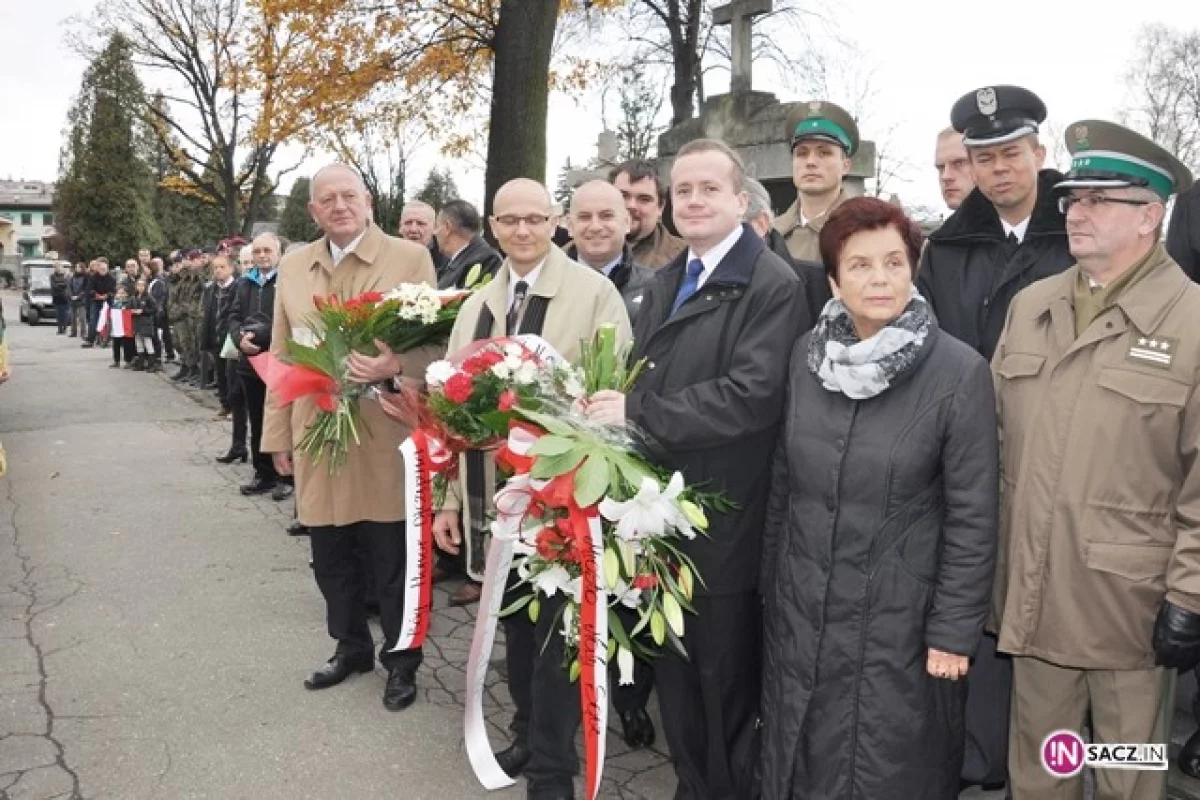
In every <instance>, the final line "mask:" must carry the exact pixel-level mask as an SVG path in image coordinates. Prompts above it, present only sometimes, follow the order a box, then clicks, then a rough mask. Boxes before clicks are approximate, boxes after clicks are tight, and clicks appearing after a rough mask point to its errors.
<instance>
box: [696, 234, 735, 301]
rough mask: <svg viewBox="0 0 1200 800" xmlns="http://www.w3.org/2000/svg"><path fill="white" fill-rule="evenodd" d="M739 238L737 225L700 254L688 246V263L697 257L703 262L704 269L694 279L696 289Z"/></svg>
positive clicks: (702, 284) (702, 283)
mask: <svg viewBox="0 0 1200 800" xmlns="http://www.w3.org/2000/svg"><path fill="white" fill-rule="evenodd" d="M740 238H742V226H741V225H738V226H737V227H736V228H734V229H733V233H731V234H729V235H728V236H726V237H725V238H724V239H722V240H721V242H720V244H718V245H717V246H716V247H714V248H713V249H711V250H709V251H708V252H707V253H705V254H704V255H702V256H697V255H696V251H695V250H693V249H692V248H690V247H689V248H688V263H689V264H690V263H691V262H692V261H693V260H694V259H696V258H697V257H698V258H699V259H700V261H702V262H703V263H704V271H703V272H701V273H700V278H699V280H697V281H696V290H697V291H699V290H700V289H701V288H703V286H704V284H705V283H707V282H708V277H709V276H710V275H712V273H713V270H714V269H716V268H717V264H720V263H721V260H722V259H724V258H725V256H727V255H729V251H730V250H732V249H733V246H734V245H735V244H737V242H738V239H740Z"/></svg>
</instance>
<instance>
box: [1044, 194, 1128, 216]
mask: <svg viewBox="0 0 1200 800" xmlns="http://www.w3.org/2000/svg"><path fill="white" fill-rule="evenodd" d="M1104 203H1118V204H1120V205H1123V206H1148V205H1150V201H1149V200H1131V199H1129V198H1126V197H1108V196H1106V195H1102V194H1085V195H1083V196H1082V197H1075V196H1073V195H1069V194H1065V195H1063V196H1062V197H1060V198H1058V210H1059V211H1061V212H1062V213H1064V214H1065V213H1067V212H1068V211H1070V210H1071V206H1073V205H1075V204H1079V205H1081V206H1083V210H1084V211H1094V210H1096V208H1097V207H1099V206H1100V205H1103V204H1104Z"/></svg>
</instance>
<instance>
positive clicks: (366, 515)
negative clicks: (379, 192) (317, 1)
mask: <svg viewBox="0 0 1200 800" xmlns="http://www.w3.org/2000/svg"><path fill="white" fill-rule="evenodd" d="M311 192H312V194H311V201H310V202H309V204H308V209H309V213H311V214H312V217H313V220H314V221H315V222H316V223H317V225H319V226H320V228H321V230H322V231H324V233H325V235H324V236H323V237H322V238H320V239H318V240H317V241H315V242H311V243H310V244H308V245H305V246H304V247H302V248H300V249H298V250H296V251H294V252H291V253H289V254H287V255H286V256H284V257H283V260H282V261H281V262H280V264H279V270H278V280H277V287H276V293H275V315H274V323H273V328H272V335H271V352H272V353H273V354H274V355H275V356H277V357H285V356H286V355H287V343H288V341H289V340H290V339H294V340H296V341H297V342H301V343H305V344H310V345H315V346H317V347H319V346H320V344H319V342H317V341H314V340H316V339H318V338H319V331H318V332H316V333H315V334H314V331H313V330H312V329H311V328H310V327H309V324H310V323H311V322H312V321H313V320H314V319H315V318H316V315H317V307H318V304H321V305H323V304H325V303H326V302H327V301H328V300H329V299H330V298H332V297H335V296H336V297H338V298H343V299H346V298H354V297H358V296H359V295H362V294H363V293H365V292H369V291H378V292H387V291H389V290H391V289H393V288H395V287H397V286H399V285H400V284H401V283H426V284H429V285H431V286H432V285H434V284H435V281H436V278H435V273H434V269H433V262H432V260H431V259H430V256H429V251H428V250H427V249H425V248H423V247H421V246H420V245H418V244H414V243H412V242H408V241H404V240H402V239H397V238H394V237H391V236H388V235H387V234H385V233H384V232H383V231H382V230H380V229H379V227H378V226H376V225H375V224H374V223H373V222H372V221H371V198H370V196H369V195H368V193H367V189H366V186H365V185H364V184H363V181H362V178H361V176H360V175H359V174H358V173H357V172H355V171H354V170H353V169H351V168H350V167H348V166H346V165H344V164H333V165H331V166H328V167H325V168H324V169H322V170H320V171H319V172H318V173H317V174H316V175H315V176H314V177H313V180H312V184H311ZM376 349H377V350H378V354H376V355H371V354H366V353H360V352H352V353H351V354H350V355H349V357H348V359H347V361H346V371H347V375H348V376H349V379H350V380H351V381H353V382H356V383H359V384H363V385H364V386H372V385H374V386H378V387H379V388H380V389H381V390H382V391H393V390H395V389H396V388H397V385H398V381H401V380H403V381H411V382H414V383H415V385H417V386H419V385H420V383H421V382H422V381H423V376H424V374H425V369H426V367H427V366H428V364H429V363H430V362H431V361H432V360H433V359H434V357H436V356H437V355H438V354H439V352H438V350H437V349H435V348H431V347H423V348H417V349H414V350H411V351H409V352H406V353H403V354H400V353H395V352H392V350H391V349H389V348H388V347H387V346H386V344H384V343H382V342H376ZM360 405H361V420H362V427H361V429H360V430H359V441H357V442H355V443H354V444H353V445H351V446H350V447H349V450H348V454H347V455H346V458H345V461H344V463H343V464H342V465H341V466H340V468H339V469H337V470H330V469H327V468H326V465H324V464H317V463H314V461H313V460H312V459H311V458H310V457H309V456H307V455H303V454H301V453H299V452H294V451H295V450H296V444H297V443H299V442H300V441H301V440H302V439H303V437H304V435H305V432H306V431H307V430H308V428H309V426H310V425H312V423H313V422H314V420H315V419H316V418H317V415H318V404H317V398H315V397H313V396H307V397H302V398H300V399H298V400H296V401H295V402H293V403H291V404H290V405H284V404H282V403H279V402H277V401H276V399H275V397H274V396H273V394H268V396H267V403H266V411H265V419H264V432H263V440H262V450H263V451H264V452H269V453H271V454H272V456H273V460H274V463H275V468H276V469H277V470H278V472H279V473H280V474H281V475H291V474H293V472H294V473H295V475H296V478H297V480H296V509H297V514H298V517H299V521H300V522H301V523H302V524H304V525H306V526H308V528H309V531H310V535H311V540H312V555H313V571H314V573H315V576H316V579H317V584H318V586H319V587H320V589H321V593H322V594H323V595H324V597H325V603H326V616H327V623H328V629H329V635H330V636H331V637H332V638H334V639H335V640H337V649H336V651H335V653H334V655H333V657H332V658H330V659H329V661H327V662H326V663H325V664H324V665H323V666H321V667H320V668H319V669H318V670H316V671H315V672H314V673H313V674H312V675H311V676H310V677H309V678H308V680H306V681H305V684H304V685H305V687H306V688H308V689H324V688H328V687H330V686H335V685H337V684H339V683H341V682H342V681H343V680H345V679H346V678H347V677H348V676H350V675H351V674H353V673H355V672H370V671H371V670H372V669H373V668H374V661H375V659H374V653H373V650H374V642H373V640H372V637H371V632H370V629H369V628H368V626H367V612H366V608H365V606H364V587H363V582H364V580H363V579H364V576H363V573H362V569H363V568H362V561H361V560H360V558H359V555H358V551H359V548H363V549H365V550H366V551H367V552H368V553H369V558H368V559H367V562H368V563H369V564H371V565H373V567H374V570H375V585H376V589H377V593H378V599H379V605H380V621H381V625H382V628H383V633H384V641H383V645H382V647H381V648H380V652H379V658H380V661H381V662H382V663H383V666H384V667H385V668H386V669H387V670H388V679H387V686H386V689H385V691H384V695H383V704H384V707H386V708H387V709H388V710H389V711H399V710H401V709H404V708H407V707H408V706H409V705H411V704H412V703H413V701H414V700H415V699H416V672H417V668H418V667H419V666H420V664H421V651H420V650H419V649H413V650H403V651H399V652H394V651H393V648H394V647H395V645H396V642H397V640H398V637H399V634H400V627H401V614H402V608H401V606H402V603H403V597H404V574H405V573H404V567H405V563H404V562H405V530H404V528H405V525H404V519H405V509H404V491H403V479H402V460H401V455H400V452H399V450H398V447H399V445H400V443H401V442H403V441H404V439H405V438H406V437H407V436H408V434H409V430H408V429H407V428H406V427H405V426H404V425H401V424H399V423H397V422H394V421H393V420H391V419H389V418H388V417H387V416H386V415H385V414H384V412H383V411H382V409H381V408H380V405H379V403H378V402H376V401H374V400H372V399H370V397H369V396H364V398H363V400H362V402H361V404H360Z"/></svg>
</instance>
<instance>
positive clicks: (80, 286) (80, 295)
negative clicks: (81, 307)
mask: <svg viewBox="0 0 1200 800" xmlns="http://www.w3.org/2000/svg"><path fill="white" fill-rule="evenodd" d="M87 287H88V279H87V275H72V276H71V280H70V281H68V282H67V293H68V294H69V295H70V296H71V302H72V303H82V302H83V301H84V300H86V299H87V294H86V293H87Z"/></svg>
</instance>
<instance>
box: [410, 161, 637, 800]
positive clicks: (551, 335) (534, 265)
mask: <svg viewBox="0 0 1200 800" xmlns="http://www.w3.org/2000/svg"><path fill="white" fill-rule="evenodd" d="M493 205H494V209H493V216H492V217H491V218H490V220H489V222H490V224H491V228H492V233H493V234H494V235H495V236H496V239H497V241H498V242H499V244H500V247H501V249H502V250H503V251H504V252H505V253H507V254H508V257H507V258H506V259H505V261H504V264H503V265H502V266H501V268H500V270H499V272H498V273H497V274H496V278H495V279H494V280H493V281H492V282H491V283H490V284H488V285H487V286H486V287H484V288H483V289H481V290H479V291H478V292H476V293H475V294H474V295H472V296H471V298H470V299H468V300H467V301H466V303H465V304H464V305H463V308H462V311H461V312H460V313H459V316H458V319H457V320H456V322H455V325H454V331H453V333H451V335H450V343H449V348H448V350H449V353H450V354H451V356H453V354H454V353H456V352H458V351H459V350H461V349H462V348H464V347H466V346H467V345H469V344H470V343H471V342H472V341H476V340H480V339H489V338H493V337H503V336H508V335H518V334H533V335H538V336H541V337H542V338H543V339H545V340H546V341H547V342H548V343H549V344H550V345H551V346H552V347H554V348H555V349H556V350H557V351H558V353H559V354H560V355H562V356H563V358H565V359H567V360H568V361H574V360H576V359H577V358H578V357H579V355H580V346H581V342H582V341H591V340H592V338H593V337H594V336H595V334H596V332H597V330H599V329H600V328H601V327H602V326H604V325H615V326H617V339H618V342H619V343H620V344H624V343H626V342H628V341H629V337H630V325H629V317H628V315H627V314H626V311H625V304H624V302H623V301H622V299H621V295H620V293H619V292H618V291H617V289H616V288H615V287H614V286H613V284H612V283H611V282H610V281H609V280H608V279H607V278H606V277H604V275H603V274H601V273H599V272H597V271H595V270H592V269H589V268H587V267H583V266H581V265H580V264H578V263H576V262H574V261H572V260H571V259H569V258H568V257H567V256H566V254H565V253H563V251H562V250H560V249H559V248H558V247H556V246H554V245H553V244H552V242H551V236H552V234H553V233H554V230H555V227H556V223H557V219H556V218H555V215H554V212H553V210H552V203H551V199H550V194H549V192H547V191H546V187H544V186H543V185H541V184H540V183H537V182H536V181H532V180H527V179H521V178H519V179H516V180H513V181H510V182H509V183H507V184H505V185H504V186H503V187H501V188H500V191H498V192H497V193H496V198H495V202H494V204H493ZM463 383H464V385H463V386H458V385H452V384H451V382H449V381H448V382H447V383H446V385H445V392H446V393H447V396H450V399H452V400H454V401H455V402H465V400H466V399H467V398H466V397H463V396H462V392H464V391H465V392H469V391H470V386H469V384H468V383H467V382H466V381H463ZM451 395H453V396H451ZM455 398H457V399H455ZM473 462H474V463H473ZM459 472H460V475H461V476H463V477H464V478H465V480H464V481H463V482H462V484H461V486H459V487H452V491H450V492H448V493H447V498H446V501H445V505H444V507H443V508H442V510H440V511H439V512H438V514H437V516H436V518H435V520H434V525H433V530H434V535H435V537H436V539H437V543H438V547H440V548H441V549H443V550H445V551H447V552H449V553H458V552H459V551H460V549H465V551H466V563H467V568H468V571H469V573H470V574H471V576H472V577H474V578H476V579H479V580H482V579H483V569H484V563H483V562H484V555H485V552H484V551H485V546H486V542H487V539H486V536H485V533H484V531H485V530H486V525H487V521H486V515H487V512H488V508H489V506H490V503H491V499H492V494H493V493H494V491H495V489H496V479H495V470H494V467H493V465H492V461H491V458H490V457H489V456H486V455H485V454H483V453H480V452H478V451H476V452H474V453H471V452H468V453H467V454H466V455H465V456H464V458H463V459H462V465H461V468H460V470H459ZM460 509H463V510H465V512H466V513H465V516H464V517H460ZM464 528H466V532H465V534H464V532H463V529H464ZM517 582H518V579H517V578H516V576H515V573H514V575H513V576H512V577H511V578H510V585H515V584H516V583H517ZM527 591H528V589H527V588H522V589H521V590H518V591H517V592H516V593H510V595H511V597H508V598H506V601H505V604H506V605H507V604H508V603H509V602H511V599H513V598H515V597H519V596H520V594H522V593H525V592H527ZM561 598H562V595H561V594H559V595H557V596H555V597H554V598H553V600H554V601H561ZM554 612H555V609H554V608H553V607H552V604H551V602H546V603H544V605H543V607H542V610H541V614H540V615H539V617H538V622H537V625H536V627H535V625H534V623H533V622H531V621H530V619H529V616H528V615H527V614H526V613H524V612H518V613H514V614H512V615H510V616H507V617H505V618H504V630H505V637H506V653H507V660H508V682H509V691H510V693H511V694H512V697H513V702H514V703H515V705H516V707H517V708H516V714H515V715H514V719H513V721H512V725H511V726H510V727H511V730H512V731H513V733H514V734H515V741H514V743H513V745H512V746H511V747H509V748H508V749H506V750H504V751H502V752H501V753H499V754H497V762H498V763H499V765H500V766H501V768H502V769H504V771H505V772H507V773H508V774H509V775H511V776H515V775H516V774H517V773H519V772H522V771H524V772H525V774H526V777H527V778H528V779H529V789H528V791H529V797H530V798H536V799H537V800H547V799H550V798H553V799H554V800H559V799H560V798H570V797H572V796H573V788H572V776H573V775H574V774H575V773H576V772H577V771H578V768H579V762H578V758H577V756H576V753H575V732H576V731H577V730H578V728H579V723H580V716H581V712H580V704H579V690H578V688H577V687H576V686H575V685H574V684H572V682H571V679H570V676H569V675H568V673H567V670H566V669H564V667H563V642H562V637H561V633H560V632H559V631H555V632H554V634H553V636H552V637H551V638H550V640H549V644H548V646H546V647H545V648H543V643H544V642H546V641H547V637H548V636H550V633H551V626H552V624H553V622H554V619H555V616H556V615H555V613H554ZM481 613H483V611H482V610H481Z"/></svg>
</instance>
